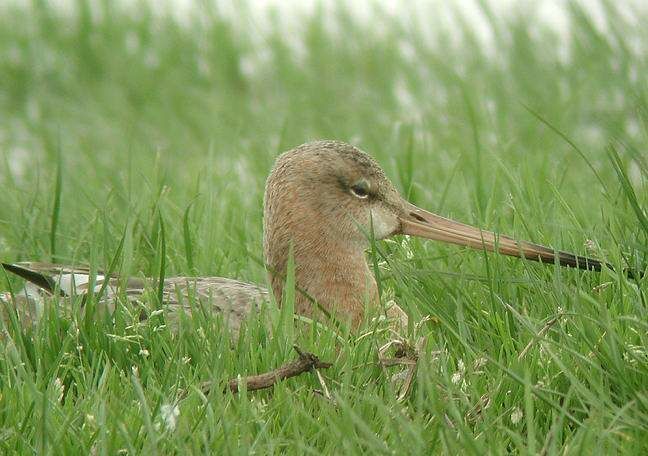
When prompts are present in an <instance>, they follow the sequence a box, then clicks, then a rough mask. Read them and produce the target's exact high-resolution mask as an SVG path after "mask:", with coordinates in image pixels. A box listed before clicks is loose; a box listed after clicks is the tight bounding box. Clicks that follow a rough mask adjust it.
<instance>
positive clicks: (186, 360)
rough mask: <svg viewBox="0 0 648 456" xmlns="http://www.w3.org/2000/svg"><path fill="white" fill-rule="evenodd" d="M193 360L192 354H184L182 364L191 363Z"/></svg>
mask: <svg viewBox="0 0 648 456" xmlns="http://www.w3.org/2000/svg"><path fill="white" fill-rule="evenodd" d="M190 362H191V356H183V357H182V364H189V363H190Z"/></svg>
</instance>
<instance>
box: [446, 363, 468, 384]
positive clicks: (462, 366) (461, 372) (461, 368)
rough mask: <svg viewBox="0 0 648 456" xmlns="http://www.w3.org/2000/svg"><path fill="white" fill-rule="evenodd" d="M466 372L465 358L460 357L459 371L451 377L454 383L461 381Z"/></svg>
mask: <svg viewBox="0 0 648 456" xmlns="http://www.w3.org/2000/svg"><path fill="white" fill-rule="evenodd" d="M465 372H466V365H465V364H464V362H463V359H460V360H459V361H457V372H455V373H454V374H452V377H451V379H450V380H451V381H452V383H454V384H455V385H456V384H457V383H459V382H460V381H461V380H462V379H463V376H464V373H465Z"/></svg>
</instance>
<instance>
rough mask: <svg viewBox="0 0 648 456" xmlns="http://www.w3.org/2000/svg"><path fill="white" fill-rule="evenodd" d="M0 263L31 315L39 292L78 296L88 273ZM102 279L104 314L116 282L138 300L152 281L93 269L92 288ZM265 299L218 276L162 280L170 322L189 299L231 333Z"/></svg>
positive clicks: (112, 302) (40, 298)
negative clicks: (217, 316) (16, 279)
mask: <svg viewBox="0 0 648 456" xmlns="http://www.w3.org/2000/svg"><path fill="white" fill-rule="evenodd" d="M3 267H4V268H5V269H6V270H7V271H10V272H13V273H15V274H17V275H19V276H20V277H22V278H24V279H26V280H27V281H28V282H27V284H26V285H25V288H24V289H23V290H21V291H20V292H17V293H15V295H14V296H15V298H16V300H17V301H18V302H16V303H15V304H16V305H25V306H26V307H28V308H29V309H36V310H34V312H33V313H34V314H40V313H41V312H39V311H38V309H40V310H41V311H42V306H43V298H44V297H45V296H47V295H52V294H53V293H55V292H56V291H59V292H60V294H61V295H62V296H74V295H77V296H78V295H84V294H86V293H87V292H88V288H89V285H90V278H91V277H90V274H91V273H90V269H89V268H87V267H70V266H65V265H57V264H50V263H35V262H27V263H14V264H4V263H3ZM105 280H108V285H107V286H106V287H105V288H104V290H105V296H104V298H103V299H102V301H101V303H102V304H105V305H106V307H107V308H108V310H109V311H110V312H112V311H113V310H114V306H115V297H116V296H117V295H118V287H119V285H120V283H121V285H123V286H124V290H125V295H126V297H127V298H128V300H129V301H131V302H133V303H138V304H142V303H143V295H144V293H145V292H146V291H147V290H152V289H154V287H155V281H154V280H153V279H140V278H130V277H129V278H127V279H125V280H124V279H123V278H119V277H118V276H117V275H112V276H110V277H105V276H104V275H103V272H102V271H97V272H96V277H95V280H94V289H95V291H99V290H100V289H101V288H102V286H103V285H104V281H105ZM0 299H1V300H3V301H7V302H8V301H9V299H10V294H9V293H2V294H0ZM268 299H269V294H268V291H267V290H266V289H264V288H262V287H259V286H257V285H253V284H249V283H245V282H239V281H238V280H233V279H227V278H223V277H171V278H167V279H166V280H165V281H164V288H163V305H164V309H165V315H166V316H168V320H170V322H171V323H172V324H173V322H174V321H177V316H178V312H180V311H182V312H185V313H190V312H191V309H192V308H194V306H192V301H194V302H196V303H199V304H200V305H201V308H204V309H205V310H206V311H207V312H220V313H222V315H223V319H224V320H225V322H226V323H227V325H228V326H229V328H230V329H231V330H232V332H233V333H234V334H237V333H238V331H239V329H240V325H241V323H242V322H243V321H244V320H245V319H246V317H247V316H248V315H250V314H252V313H255V312H256V311H257V310H258V308H259V305H260V304H261V303H263V302H266V301H268ZM145 318H146V314H142V316H141V319H145Z"/></svg>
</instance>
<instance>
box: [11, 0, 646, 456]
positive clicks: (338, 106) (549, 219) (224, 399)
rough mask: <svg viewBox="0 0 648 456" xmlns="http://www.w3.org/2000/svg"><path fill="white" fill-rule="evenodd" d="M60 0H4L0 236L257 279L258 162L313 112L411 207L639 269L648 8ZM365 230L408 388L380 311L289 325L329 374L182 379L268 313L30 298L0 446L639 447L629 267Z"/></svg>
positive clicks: (249, 349) (292, 138) (254, 346)
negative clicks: (133, 316)
mask: <svg viewBox="0 0 648 456" xmlns="http://www.w3.org/2000/svg"><path fill="white" fill-rule="evenodd" d="M10 4H11V2H10ZM91 4H92V5H94V6H93V7H91V6H90V5H91ZM75 5H76V6H75V8H74V12H73V13H70V12H67V13H64V12H62V11H61V10H59V9H51V8H48V7H47V2H46V1H38V0H34V1H33V2H32V3H31V4H29V5H28V6H24V5H23V6H11V5H6V4H3V5H2V6H0V186H1V189H2V191H0V259H2V260H3V261H19V260H27V259H31V260H41V261H52V260H53V261H58V262H66V263H72V264H81V263H85V264H91V265H93V267H95V268H108V267H109V265H110V264H111V263H112V262H113V259H114V260H115V265H116V269H117V270H118V271H120V272H121V273H124V274H133V275H149V276H157V275H159V273H160V269H161V266H162V267H163V272H164V273H165V274H166V275H167V276H171V275H191V274H197V275H205V276H206V275H218V276H226V277H235V278H239V279H242V280H246V281H250V282H256V283H261V284H265V281H266V278H265V272H264V269H263V266H262V264H261V263H260V261H259V256H260V253H259V252H261V248H260V247H261V226H262V218H261V213H262V211H261V202H262V196H263V188H264V182H265V177H266V175H267V172H268V170H269V169H270V167H271V165H272V162H273V160H274V158H275V157H276V156H277V155H278V154H279V153H280V152H281V151H284V150H286V149H289V148H291V147H292V146H295V145H298V144H300V143H303V142H306V141H309V140H313V139H317V138H334V139H340V140H345V141H347V142H351V143H353V144H355V145H357V146H359V147H361V148H362V149H364V150H366V151H367V152H369V153H371V154H372V155H373V156H374V157H376V159H377V160H378V161H379V162H380V163H381V164H382V166H383V167H384V168H385V171H386V172H387V174H388V175H389V176H390V177H391V178H392V180H393V181H394V183H395V184H396V185H397V187H398V188H399V189H400V190H401V192H402V193H403V194H404V195H406V196H407V197H408V198H409V199H410V200H411V201H412V202H414V203H415V204H417V205H419V206H421V207H424V208H427V209H429V210H431V211H435V212H438V213H441V214H443V215H446V216H450V217H453V218H456V219H459V220H462V221H465V222H467V223H471V224H476V225H478V226H481V227H483V228H486V229H492V230H495V231H498V232H501V233H508V234H510V235H513V236H515V237H517V238H520V239H529V240H532V241H535V242H539V243H543V244H546V245H551V246H553V247H556V248H560V249H564V250H568V251H572V252H576V253H579V254H581V255H590V256H595V257H599V258H603V259H606V260H607V261H609V262H610V263H611V264H613V265H615V266H618V267H619V268H623V267H625V266H632V267H634V268H638V269H643V270H645V269H646V264H647V262H648V260H647V258H648V218H647V214H646V207H648V77H647V75H648V28H647V27H645V24H646V23H648V22H647V21H648V11H640V10H638V11H636V12H635V13H634V14H633V15H631V16H628V15H625V14H621V13H620V12H619V11H617V10H616V7H615V6H614V5H615V3H614V2H611V1H610V2H603V3H601V6H602V8H603V10H604V11H605V12H606V13H605V23H604V24H598V23H595V22H594V21H592V19H591V17H590V16H589V12H588V10H587V9H586V8H581V7H578V6H577V5H576V4H570V5H569V6H567V7H566V8H567V10H568V15H567V17H568V24H569V27H568V28H569V36H568V37H564V36H561V35H559V34H557V33H556V32H555V31H553V29H551V28H550V27H548V26H546V25H542V23H541V22H539V21H538V20H536V17H535V15H534V14H533V8H532V7H531V6H530V5H529V4H526V6H522V5H521V6H520V7H519V8H516V9H513V10H512V11H509V12H508V15H507V16H506V17H501V16H499V15H497V14H495V13H494V10H493V9H492V8H491V7H490V6H489V3H488V2H487V1H484V2H475V8H476V9H478V10H479V14H480V15H482V16H483V17H484V18H486V23H487V24H488V31H489V34H490V36H491V37H492V41H491V45H489V46H486V45H484V44H483V42H482V41H481V40H480V38H479V37H478V36H477V35H476V34H475V32H474V30H473V28H472V26H471V22H470V21H468V20H466V19H465V17H464V16H462V15H461V14H460V13H456V12H455V13H454V16H453V17H454V22H453V23H442V22H441V21H440V20H437V15H436V12H435V8H434V7H430V8H421V9H418V10H415V9H414V8H412V10H411V11H410V12H409V13H405V14H403V15H400V16H399V17H398V18H394V17H392V16H390V15H389V14H387V13H385V12H384V11H382V10H381V8H380V7H378V6H377V7H375V11H374V12H373V13H372V14H373V17H374V19H372V20H370V21H361V20H358V19H356V18H355V16H354V15H353V14H351V13H350V12H349V11H347V10H345V8H343V7H337V8H330V7H326V8H324V7H322V8H319V9H316V10H315V11H316V12H315V14H312V15H310V16H309V15H305V16H304V17H302V18H301V19H300V20H297V21H293V22H290V23H288V22H286V21H285V18H284V17H283V16H281V15H272V14H270V15H268V18H267V19H268V24H266V25H265V26H263V27H261V26H259V25H258V24H257V23H255V20H256V19H254V17H253V16H254V15H253V14H251V10H252V8H253V7H254V6H253V4H250V5H248V6H246V7H241V8H240V10H239V11H237V13H236V14H225V13H223V12H222V11H221V10H220V9H219V8H218V7H207V6H204V5H203V4H202V3H201V5H202V6H200V7H196V10H195V11H196V12H195V13H194V14H193V15H191V16H190V17H189V18H185V19H183V20H182V21H181V20H179V19H178V18H177V16H174V15H172V14H169V13H166V12H160V11H154V10H153V8H152V7H150V6H149V7H147V6H146V5H147V3H146V2H140V3H139V4H138V5H139V6H138V8H137V13H136V14H133V12H132V11H130V10H126V9H125V8H120V7H117V6H115V3H113V2H110V1H108V0H105V1H98V2H89V1H85V0H79V1H78V2H76V3H75ZM437 6H438V5H437ZM444 8H445V9H446V10H448V11H449V12H450V13H452V7H448V6H446V7H444ZM162 228H163V229H162ZM120 244H121V248H120ZM368 255H370V256H373V257H374V258H375V259H376V260H377V263H378V265H379V271H380V274H381V284H382V287H383V296H384V297H385V299H389V298H391V297H394V298H395V299H396V300H397V301H398V302H399V303H400V305H401V306H402V307H403V308H404V309H405V310H406V311H407V312H408V313H409V314H410V315H411V316H412V318H413V319H414V320H415V321H418V320H420V319H421V318H423V317H424V316H427V315H429V316H431V319H430V320H429V321H428V322H427V323H425V324H423V325H422V326H421V328H419V335H425V336H426V337H427V343H426V346H425V347H424V348H423V350H422V351H421V358H420V360H419V368H418V372H417V377H416V379H415V382H414V385H413V390H412V392H411V394H410V395H409V397H408V398H407V399H406V400H405V401H403V402H398V401H397V400H396V394H395V390H394V386H393V384H392V382H391V381H390V377H391V375H392V374H393V373H395V372H397V370H394V369H391V370H384V369H382V368H381V367H379V366H378V365H377V363H376V360H377V359H376V347H378V346H379V345H381V344H383V343H384V342H385V341H386V340H387V339H388V335H387V334H385V332H379V333H378V334H377V335H371V336H367V337H364V338H360V339H358V337H357V335H355V336H354V335H347V336H342V337H341V338H336V337H335V336H334V335H333V334H332V332H331V331H329V330H325V329H319V330H316V331H312V332H308V333H307V334H304V335H301V336H300V338H299V340H298V341H297V342H298V343H299V345H300V346H301V347H302V348H303V349H306V350H309V351H313V352H315V353H317V354H318V355H319V356H320V357H321V358H322V359H323V360H326V361H331V362H333V367H332V368H330V369H328V370H326V371H323V374H324V375H325V377H326V379H327V384H328V386H329V388H330V390H331V394H332V395H333V397H334V399H335V403H333V402H331V401H328V400H326V399H324V398H322V397H321V396H320V395H317V394H315V393H314V392H313V390H315V389H318V388H320V384H319V382H318V381H317V379H316V377H315V376H314V375H310V374H308V375H303V376H300V377H298V378H295V379H291V380H288V381H286V382H283V383H281V384H280V385H278V386H277V387H276V388H274V389H273V390H268V391H265V392H260V393H259V392H257V393H253V392H248V393H245V392H244V393H242V394H240V395H237V396H235V395H232V394H230V393H222V392H221V391H220V389H219V388H214V389H213V390H212V392H211V393H209V394H208V395H207V396H205V395H203V394H201V393H200V391H199V390H198V385H199V384H200V383H201V382H203V381H206V380H213V381H214V382H216V384H220V382H224V381H225V380H227V379H229V378H232V377H236V376H237V375H247V374H254V373H259V372H263V371H266V370H270V369H272V368H274V367H277V366H278V365H280V364H282V363H284V362H286V361H289V360H291V359H293V358H294V352H292V351H291V348H290V347H291V346H292V344H293V343H294V342H295V341H294V340H293V339H292V338H291V337H292V334H293V332H292V331H283V332H282V331H278V333H279V334H277V335H276V336H275V337H274V338H270V337H269V335H268V333H267V331H266V330H265V329H264V328H263V327H262V326H261V325H259V324H251V325H250V327H249V330H248V331H247V332H245V333H244V334H243V335H242V336H241V337H240V339H239V340H238V341H236V342H235V343H234V346H233V348H232V347H231V346H230V345H229V343H228V341H227V338H226V336H225V335H224V332H223V331H222V323H221V322H220V321H218V319H214V318H208V317H207V318H200V316H195V317H194V318H190V319H188V320H187V321H185V322H184V323H183V324H182V325H181V330H180V331H179V332H178V333H174V332H172V331H170V330H169V329H168V328H165V327H163V326H160V325H155V324H154V322H152V323H151V324H142V325H136V326H134V327H133V326H130V325H129V324H128V315H127V312H126V311H125V310H124V309H122V308H119V309H118V311H117V312H116V315H115V316H114V318H109V317H107V316H104V317H102V318H93V316H92V315H89V314H87V313H86V314H84V313H82V312H80V311H78V309H77V311H73V312H72V315H71V316H69V315H68V314H69V313H70V312H64V311H62V310H61V309H59V308H58V307H57V306H55V305H52V306H50V307H49V308H48V309H47V311H46V312H45V315H44V317H43V319H42V320H41V322H40V323H39V324H37V325H36V326H35V327H33V328H29V327H24V328H23V327H20V325H17V324H16V323H15V322H14V323H11V322H9V323H8V324H7V325H6V327H5V329H4V330H3V336H2V338H1V339H2V343H1V347H2V352H1V353H0V448H1V449H2V452H3V453H6V454H13V453H22V454H27V453H47V454H50V453H51V454H89V453H91V454H117V453H119V454H125V453H127V454H155V453H159V454H174V453H175V454H186V452H187V451H191V452H197V453H214V454H232V453H250V452H256V453H259V454H267V453H283V452H287V453H300V454H301V453H309V454H317V453H320V452H326V453H337V454H354V453H362V452H366V453H376V454H383V453H392V454H407V453H412V454H429V453H433V454H434V453H436V454H460V453H461V454H484V453H491V454H503V453H513V454H538V453H539V454H597V453H598V454H615V453H616V454H621V453H622V454H646V452H648V318H647V317H648V303H647V297H646V294H647V292H648V282H647V279H643V280H628V279H626V278H625V277H623V275H622V274H621V273H618V272H613V271H611V270H605V271H603V272H601V273H590V272H584V271H574V270H570V269H564V268H558V267H553V266H543V265H539V264H535V263H525V262H522V261H519V260H515V259H510V258H505V257H501V256H499V255H492V254H488V255H487V254H484V253H479V252H475V251H470V250H466V249H461V248H457V247H453V246H446V245H441V244H438V243H435V242H423V241H419V240H415V239H403V238H398V239H394V240H390V241H382V242H381V243H379V244H378V249H376V251H374V252H369V253H368ZM619 268H617V269H619ZM10 284H11V286H12V287H13V288H14V289H17V288H18V287H19V286H20V285H21V284H20V281H19V280H15V279H14V278H11V279H9V278H8V277H7V276H5V275H4V274H2V272H1V271H0V290H8V289H9V285H10ZM152 305H153V304H152ZM77 307H78V306H77ZM182 391H187V392H188V393H187V395H186V398H184V399H182V400H181V398H180V396H181V392H182Z"/></svg>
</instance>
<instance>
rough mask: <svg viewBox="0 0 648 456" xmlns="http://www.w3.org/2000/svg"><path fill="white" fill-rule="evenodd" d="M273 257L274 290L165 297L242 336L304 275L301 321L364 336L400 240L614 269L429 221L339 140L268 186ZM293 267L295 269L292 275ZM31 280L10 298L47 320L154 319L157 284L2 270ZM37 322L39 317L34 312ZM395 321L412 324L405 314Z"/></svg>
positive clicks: (53, 267) (208, 282) (290, 162)
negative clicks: (128, 307)
mask: <svg viewBox="0 0 648 456" xmlns="http://www.w3.org/2000/svg"><path fill="white" fill-rule="evenodd" d="M263 205H264V208H263V253H264V261H265V264H266V269H267V271H268V276H269V280H268V283H269V285H270V287H269V289H266V288H265V287H263V286H261V285H255V284H249V283H244V282H240V281H237V280H234V279H229V278H223V277H169V278H165V279H164V282H163V286H162V287H161V291H162V304H163V305H162V309H163V312H165V315H166V316H167V318H172V319H173V318H175V319H177V317H178V315H179V314H180V313H181V312H186V313H190V312H191V311H192V309H193V308H195V306H192V305H191V299H194V298H198V300H199V302H200V303H201V306H200V308H201V309H207V310H208V311H210V312H214V313H216V312H219V313H221V315H222V317H223V320H224V321H225V323H226V325H227V326H228V327H229V329H230V331H231V332H232V334H234V335H237V334H238V333H239V331H240V328H241V324H242V322H243V321H245V319H246V318H248V317H250V316H251V315H253V314H254V313H255V312H257V311H258V310H259V308H260V306H261V305H263V303H264V302H268V301H269V300H270V299H271V298H270V295H271V294H272V295H273V296H274V300H275V302H277V303H281V302H282V295H283V293H284V285H285V283H286V281H287V275H288V274H294V284H295V289H296V290H297V292H296V293H295V297H294V310H295V313H297V314H299V315H302V316H305V317H309V318H313V319H322V318H332V319H334V320H335V321H337V322H342V323H344V324H347V325H349V326H350V327H351V328H353V329H357V328H358V327H360V326H361V324H362V322H363V321H365V319H366V318H367V315H368V314H371V313H372V312H376V311H377V310H378V309H380V306H381V304H380V299H379V293H378V286H377V283H376V279H375V277H374V275H373V273H372V271H371V268H370V267H369V265H368V262H367V255H366V251H367V249H368V247H369V246H370V243H371V240H372V239H375V240H381V239H386V238H389V237H392V236H396V235H408V236H416V237H419V238H424V239H430V240H436V241H442V242H446V243H451V244H456V245H460V246H467V247H470V248H473V249H477V250H485V251H490V252H498V253H500V254H503V255H508V256H513V257H519V258H523V259H526V260H532V261H537V262H541V263H550V264H560V265H562V266H568V267H573V268H579V269H585V270H594V271H600V270H601V269H602V268H603V266H604V265H605V266H606V267H609V265H608V264H607V263H604V262H601V261H599V260H596V259H592V258H587V257H583V256H578V255H575V254H572V253H568V252H564V251H557V250H554V249H552V248H549V247H546V246H543V245H539V244H535V243H532V242H529V241H521V240H516V239H514V238H513V237H509V236H505V235H501V234H496V233H494V232H491V231H486V230H482V229H480V228H477V227H474V226H470V225H467V224H464V223H461V222H458V221H455V220H451V219H448V218H445V217H442V216H440V215H437V214H434V213H432V212H428V211H426V210H424V209H422V208H419V207H417V206H415V205H414V204H412V203H410V202H409V201H407V200H406V199H404V198H403V197H402V196H401V195H400V194H399V192H398V190H397V189H396V187H395V186H394V184H393V183H392V182H391V180H390V179H389V178H388V177H387V176H386V174H385V172H384V171H383V169H382V168H381V167H380V165H379V164H378V162H377V161H376V160H375V159H374V158H373V157H371V156H370V155H369V154H367V153H366V152H363V151H362V150H360V149H359V148H357V147H355V146H353V145H350V144H347V143H345V142H342V141H337V140H318V141H312V142H308V143H305V144H302V145H300V146H297V147H295V148H293V149H291V150H289V151H287V152H284V153H282V154H281V155H279V156H278V157H277V159H276V161H275V164H274V166H273V167H272V169H271V171H270V174H269V176H268V178H267V181H266V186H265V194H264V201H263ZM291 264H293V265H294V266H291ZM2 265H3V267H4V268H5V269H6V270H7V271H9V272H12V273H15V274H17V275H18V276H20V277H22V278H23V279H26V281H27V285H26V287H25V288H24V290H23V291H21V292H20V293H15V294H12V293H8V292H5V293H4V294H0V299H2V300H4V301H6V302H10V301H12V299H14V298H15V299H16V300H18V299H19V298H21V297H22V302H23V303H28V304H29V305H31V306H32V310H31V313H30V315H31V314H37V313H38V309H37V308H38V307H39V306H42V302H43V298H44V297H46V296H52V295H59V296H61V297H64V298H68V297H73V296H85V295H87V293H88V292H89V291H90V290H93V291H94V292H95V293H98V292H100V291H101V292H103V296H102V297H101V301H100V302H101V303H102V304H105V306H104V307H107V308H108V309H109V310H112V309H114V306H115V302H116V301H117V300H118V298H119V296H120V295H121V296H125V297H126V298H127V299H128V300H129V301H130V302H132V303H136V304H138V305H141V310H140V311H141V314H140V315H139V318H140V320H146V319H147V318H149V317H150V315H151V314H152V312H151V311H147V309H148V308H150V306H149V307H146V306H145V305H142V304H143V303H144V302H145V301H146V296H147V290H149V291H150V290H151V289H152V288H153V289H155V288H156V287H157V286H158V285H157V284H156V280H157V279H154V278H150V279H144V278H133V277H119V276H118V275H116V274H111V275H107V274H105V273H104V272H101V271H99V272H97V273H95V274H93V273H91V270H90V268H88V267H75V266H67V265H60V264H50V263H40V262H20V263H2ZM28 313H29V312H28ZM387 315H388V317H389V318H393V319H395V320H397V321H398V322H400V323H401V324H406V323H407V315H406V313H405V312H404V311H403V310H402V309H401V308H400V307H398V306H397V305H392V306H391V307H389V308H388V309H387Z"/></svg>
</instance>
